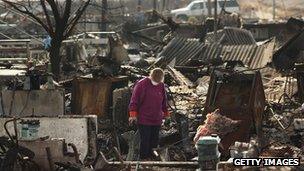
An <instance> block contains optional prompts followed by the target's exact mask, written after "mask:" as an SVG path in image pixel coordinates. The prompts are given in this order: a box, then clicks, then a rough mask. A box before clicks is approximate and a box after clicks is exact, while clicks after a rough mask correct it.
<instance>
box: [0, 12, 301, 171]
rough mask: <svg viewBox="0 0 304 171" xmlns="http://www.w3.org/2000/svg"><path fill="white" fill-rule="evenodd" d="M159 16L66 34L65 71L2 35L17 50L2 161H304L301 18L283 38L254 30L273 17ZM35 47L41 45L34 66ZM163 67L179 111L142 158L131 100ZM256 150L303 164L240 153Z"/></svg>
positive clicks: (224, 164) (84, 164)
mask: <svg viewBox="0 0 304 171" xmlns="http://www.w3.org/2000/svg"><path fill="white" fill-rule="evenodd" d="M149 15H152V16H153V17H154V18H153V21H157V22H154V23H149V22H150V19H151V18H148V17H147V16H148V14H147V16H146V17H147V18H148V19H149V20H148V19H146V20H148V21H146V20H145V22H147V23H145V24H143V23H141V24H140V23H136V22H135V21H132V20H131V19H130V18H128V19H130V20H128V21H126V22H125V23H124V24H121V25H118V26H116V27H113V28H112V29H113V30H115V31H113V32H86V33H84V34H79V35H74V36H73V37H70V38H69V39H67V40H65V41H64V42H63V47H62V50H61V51H62V52H61V53H62V55H63V59H62V63H61V66H60V68H61V73H60V75H59V77H58V78H57V77H55V76H54V75H52V74H50V73H49V72H50V66H49V63H48V59H47V57H46V56H45V55H43V54H42V53H39V54H38V52H37V51H39V52H40V51H42V52H44V50H42V47H41V45H40V44H39V43H37V42H34V43H33V41H31V40H19V41H18V40H15V41H10V42H8V41H2V40H0V45H1V46H0V51H1V50H2V49H1V48H3V49H4V50H3V53H7V55H10V57H9V59H3V60H1V61H0V67H1V69H0V83H1V84H0V85H1V88H2V89H1V99H0V100H1V102H0V103H1V108H0V115H1V118H0V122H1V124H0V130H1V131H0V132H1V135H0V170H18V169H19V170H20V168H22V169H25V170H50V171H51V170H60V171H61V170H62V171H63V170H96V171H98V170H101V171H104V170H105V171H106V170H117V171H119V170H196V169H199V168H205V169H207V168H208V169H210V168H211V169H213V170H216V169H217V170H242V169H248V170H251V169H257V170H263V169H265V170H267V169H269V170H279V169H281V170H286V169H289V170H302V169H304V168H303V159H304V114H303V113H304V105H303V104H304V100H303V99H304V79H303V78H304V77H303V66H304V65H303V62H304V61H303V59H304V58H303V57H304V56H303V48H302V44H301V43H302V40H303V36H304V32H303V26H304V24H303V21H300V20H296V19H294V18H292V19H290V20H289V21H288V22H286V23H284V24H282V23H280V28H279V29H282V30H285V29H286V28H293V29H294V30H296V31H297V33H293V34H291V33H286V37H288V38H284V39H282V38H281V37H280V36H279V35H277V36H276V35H275V34H272V35H271V36H266V37H264V38H257V37H256V36H257V35H255V34H254V33H253V30H256V29H257V30H258V29H261V28H267V29H269V30H268V31H269V33H272V32H271V31H273V30H271V29H273V27H274V26H273V25H263V24H261V25H258V24H257V25H251V24H244V25H243V27H232V26H231V27H225V26H226V25H229V24H227V23H226V24H224V25H221V24H223V23H225V22H224V21H222V22H223V23H216V22H215V23H216V24H218V25H219V30H215V31H216V33H215V32H214V30H213V26H214V25H212V26H210V21H211V22H212V23H213V19H210V18H209V19H207V20H206V22H204V23H199V24H197V23H191V24H189V23H181V22H177V21H175V20H173V19H172V18H171V17H165V16H164V15H162V14H160V13H158V12H157V11H155V10H153V11H150V13H149ZM149 17H151V16H149ZM207 21H209V23H208V22H207ZM213 24H214V23H213ZM274 24H275V23H274ZM277 24H278V23H277ZM231 25H234V24H233V23H232V24H231ZM278 25H279V24H278ZM283 25H284V26H283ZM211 28H212V29H211ZM275 31H276V30H275ZM275 31H274V32H275ZM265 34H266V33H265ZM12 44H13V45H12ZM10 46H12V48H13V49H11V50H9V49H8V48H6V47H10ZM18 49H19V50H20V51H19V53H20V54H22V55H21V56H22V58H20V59H18V58H17V57H16V56H19V55H16V51H17V50H18ZM27 50H28V51H29V52H27ZM35 53H37V54H36V56H35V55H33V54H35ZM25 54H32V55H33V56H32V57H31V58H30V61H29V62H28V63H26V65H25V62H24V61H27V60H28V59H24V58H25V57H24V56H26V55H25ZM156 67H160V68H162V69H164V71H165V84H166V92H167V96H168V101H169V104H168V106H169V111H170V113H171V118H170V122H169V123H166V122H164V124H162V126H161V131H160V137H159V138H160V140H159V146H158V148H156V149H154V153H155V158H153V159H151V161H139V141H140V140H139V132H138V129H137V126H136V125H130V124H129V122H128V118H129V114H128V110H129V109H128V108H129V103H130V98H131V95H132V90H133V88H134V85H135V84H136V83H137V81H138V80H140V79H141V78H144V77H147V76H149V72H150V71H151V70H152V69H154V68H156ZM204 138H206V139H204ZM200 139H201V140H202V141H201V142H200V141H199V140H200ZM203 140H204V141H203ZM205 142H208V143H210V144H208V145H210V146H208V149H209V150H210V151H212V149H213V148H214V147H215V146H216V149H218V151H217V150H216V151H215V152H214V153H216V155H218V156H217V157H216V158H214V159H210V160H209V159H208V156H207V157H206V156H201V153H200V152H199V150H198V149H199V148H200V147H199V145H202V144H203V145H206V144H204V143H205ZM200 143H202V144H200ZM210 153H211V152H210ZM257 157H260V158H267V157H268V158H283V157H285V158H299V159H300V161H301V165H300V166H288V167H287V166H286V167H271V168H262V167H244V168H241V167H236V166H233V164H232V162H231V160H232V159H233V158H257ZM204 158H207V159H204ZM202 161H203V162H202ZM202 163H203V164H202ZM216 166H217V167H216Z"/></svg>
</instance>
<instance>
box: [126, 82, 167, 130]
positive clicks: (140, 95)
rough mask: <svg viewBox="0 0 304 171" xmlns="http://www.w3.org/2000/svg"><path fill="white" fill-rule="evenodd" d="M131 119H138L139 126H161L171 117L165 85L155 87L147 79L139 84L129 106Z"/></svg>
mask: <svg viewBox="0 0 304 171" xmlns="http://www.w3.org/2000/svg"><path fill="white" fill-rule="evenodd" d="M129 111H130V116H131V117H137V120H138V124H142V125H161V123H162V119H163V118H164V117H166V116H168V115H169V113H168V109H167V97H166V91H165V84H164V83H160V84H158V85H156V86H155V85H153V84H152V82H151V80H150V78H148V77H146V78H143V79H141V80H140V81H138V82H137V84H136V85H135V87H134V89H133V93H132V97H131V102H130V105H129Z"/></svg>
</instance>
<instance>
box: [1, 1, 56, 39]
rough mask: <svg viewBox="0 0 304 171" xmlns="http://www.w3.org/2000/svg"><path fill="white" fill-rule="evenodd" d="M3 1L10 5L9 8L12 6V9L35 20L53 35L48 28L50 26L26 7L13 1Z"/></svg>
mask: <svg viewBox="0 0 304 171" xmlns="http://www.w3.org/2000/svg"><path fill="white" fill-rule="evenodd" d="M2 1H3V2H5V3H6V4H8V5H9V6H11V7H12V8H14V9H15V10H17V11H19V12H21V13H23V14H26V15H28V16H29V17H31V18H33V19H35V20H36V21H37V22H38V23H39V24H40V25H41V26H42V27H43V28H44V29H45V31H47V32H48V33H49V34H50V33H51V30H50V28H48V26H47V25H46V24H45V23H44V22H43V21H42V20H41V19H40V18H39V17H37V16H36V15H35V14H33V13H32V12H30V11H29V10H28V8H27V7H26V6H24V5H21V4H18V3H14V2H12V1H7V0H2ZM20 7H21V8H24V10H22V9H21V8H20Z"/></svg>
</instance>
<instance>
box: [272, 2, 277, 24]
mask: <svg viewBox="0 0 304 171" xmlns="http://www.w3.org/2000/svg"><path fill="white" fill-rule="evenodd" d="M275 18H276V0H272V19H273V21H274V20H275Z"/></svg>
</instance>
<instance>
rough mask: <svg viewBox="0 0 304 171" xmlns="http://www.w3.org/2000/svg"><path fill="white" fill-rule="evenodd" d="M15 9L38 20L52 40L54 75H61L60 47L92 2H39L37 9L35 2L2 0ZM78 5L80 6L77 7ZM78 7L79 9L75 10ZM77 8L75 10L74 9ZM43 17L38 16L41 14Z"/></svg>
mask: <svg viewBox="0 0 304 171" xmlns="http://www.w3.org/2000/svg"><path fill="white" fill-rule="evenodd" d="M2 1H3V2H5V3H6V4H8V5H9V6H10V7H12V8H13V9H15V10H17V11H19V12H21V13H23V14H25V15H27V16H28V17H31V18H32V19H34V20H36V21H37V22H38V23H39V24H40V25H41V26H42V27H43V28H44V29H45V31H46V32H47V33H48V34H49V36H50V37H51V38H52V41H51V47H50V62H51V68H52V73H53V74H54V75H55V76H57V77H58V76H59V74H60V63H61V56H60V47H61V45H62V41H63V40H65V39H67V38H68V37H69V36H70V35H71V34H72V31H73V29H74V28H75V26H76V24H77V22H78V20H79V19H80V18H81V16H82V14H83V13H84V11H85V10H86V8H87V6H88V5H89V3H90V0H79V1H74V2H73V1H72V0H64V1H63V0H39V1H38V2H37V1H36V2H37V3H39V4H38V8H40V7H41V10H40V11H39V9H37V7H33V4H32V3H33V2H31V1H30V0H28V1H22V2H20V1H15V0H14V1H13V0H11V1H8V0H2ZM77 4H78V5H77ZM75 6H77V8H75ZM74 8H75V9H74ZM41 12H42V14H43V15H37V14H38V13H41Z"/></svg>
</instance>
